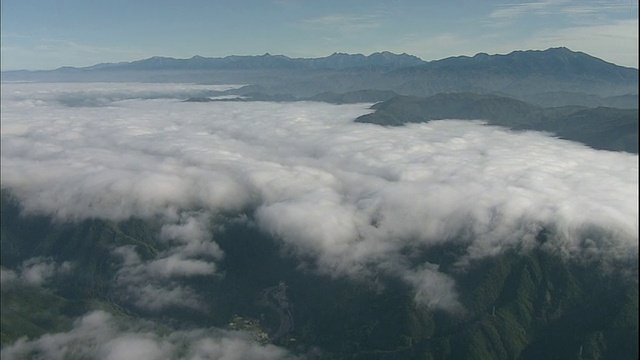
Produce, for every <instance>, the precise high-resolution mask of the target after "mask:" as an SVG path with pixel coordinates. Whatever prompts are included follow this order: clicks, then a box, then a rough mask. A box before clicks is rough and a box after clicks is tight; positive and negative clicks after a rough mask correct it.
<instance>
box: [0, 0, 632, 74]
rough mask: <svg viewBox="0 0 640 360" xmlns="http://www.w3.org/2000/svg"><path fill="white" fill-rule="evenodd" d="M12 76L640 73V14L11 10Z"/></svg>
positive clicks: (608, 7)
mask: <svg viewBox="0 0 640 360" xmlns="http://www.w3.org/2000/svg"><path fill="white" fill-rule="evenodd" d="M1 4H2V69H3V70H14V69H52V68H57V67H60V66H89V65H93V64H96V63H99V62H117V61H131V60H138V59H142V58H146V57H151V56H155V55H160V56H171V57H178V58H187V57H191V56H194V55H202V56H214V57H218V56H226V55H258V54H264V53H266V52H269V53H271V54H283V55H287V56H291V57H321V56H327V55H330V54H331V53H333V52H347V53H363V54H370V53H372V52H376V51H384V50H388V51H392V52H396V53H403V52H406V53H410V54H414V55H417V56H419V57H421V58H422V59H424V60H435V59H441V58H444V57H448V56H455V55H474V54H476V53H478V52H486V53H490V54H494V53H508V52H511V51H513V50H523V49H546V48H548V47H556V46H566V47H568V48H570V49H572V50H574V51H583V52H586V53H589V54H591V55H594V56H597V57H600V58H602V59H604V60H607V61H610V62H613V63H616V64H619V65H624V66H632V67H636V68H637V67H638V46H637V41H638V2H637V1H636V0H620V1H562V0H557V1H556V0H544V1H529V2H522V1H509V0H507V1H489V0H487V1H479V0H475V1H474V0H463V1H446V2H445V1H438V2H435V1H433V2H429V1H418V0H395V1H389V0H384V1H382V0H371V1H361V0H341V1H335V0H326V1H305V0H260V1H258V0H238V1H220V0H189V1H177V0H155V1H148V0H139V1H130V0H127V1H124V0H111V1H95V0H57V1H51V0H3V1H2V3H1Z"/></svg>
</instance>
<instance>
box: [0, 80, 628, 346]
mask: <svg viewBox="0 0 640 360" xmlns="http://www.w3.org/2000/svg"><path fill="white" fill-rule="evenodd" d="M228 88H229V87H216V86H199V85H176V84H3V85H2V149H1V150H2V157H1V163H2V168H1V170H2V187H3V188H6V189H10V191H11V192H12V194H13V195H14V196H16V198H17V199H18V200H19V201H20V203H21V206H22V207H23V210H24V213H25V214H45V215H50V216H52V217H53V218H55V219H56V220H58V221H78V220H83V219H88V218H100V219H109V220H125V219H128V218H131V217H139V218H155V219H161V220H162V221H163V222H164V224H165V225H164V226H163V227H162V230H161V232H160V233H159V234H158V239H159V241H162V242H165V243H166V244H167V245H168V246H167V250H165V251H164V252H162V253H160V254H157V256H156V258H154V259H152V260H143V259H141V258H140V257H139V256H138V255H137V254H136V252H135V250H134V249H133V248H131V247H119V248H116V249H114V253H113V256H114V257H118V258H120V259H121V260H122V267H121V269H120V271H119V272H118V276H117V279H116V282H117V284H118V286H121V287H122V288H123V289H125V291H127V292H128V293H129V294H130V295H131V297H132V299H133V301H134V303H135V304H136V306H138V307H140V308H143V309H146V310H149V311H157V310H159V309H162V308H164V307H166V306H171V305H181V306H186V307H190V308H194V309H201V308H203V307H205V306H206V305H205V304H204V303H203V301H202V299H200V298H199V297H198V294H197V293H195V291H194V290H193V289H191V288H189V287H187V286H183V285H181V284H180V279H183V278H186V277H192V276H223V274H221V271H220V264H221V263H222V260H223V259H224V255H225V254H224V252H223V251H222V250H221V249H220V247H219V246H218V245H217V244H216V243H215V237H214V236H213V235H212V234H213V227H215V226H216V225H218V224H216V220H215V219H216V215H217V214H221V213H222V214H227V215H229V214H249V215H250V219H251V221H252V222H255V224H257V225H258V226H259V228H260V229H261V230H262V231H264V232H266V233H269V234H272V235H273V236H274V237H276V238H277V239H279V240H281V241H282V243H283V244H284V246H285V247H286V248H287V249H288V250H290V252H291V254H293V255H294V256H297V257H299V258H300V259H301V260H300V261H304V262H305V264H306V265H309V266H310V267H311V268H313V269H314V270H316V271H318V272H320V273H323V274H329V275H332V276H340V277H342V276H346V277H352V278H364V279H367V278H374V277H375V276H377V274H379V273H383V274H385V276H391V277H395V278H398V279H401V280H402V281H404V282H405V283H406V284H408V285H410V286H411V287H412V288H413V289H414V290H415V299H416V301H417V302H419V303H421V304H425V305H429V306H431V307H434V308H439V309H443V310H447V311H457V310H461V309H462V305H461V304H460V303H459V302H458V298H457V293H456V283H455V281H454V280H453V278H451V277H450V276H448V275H447V274H445V273H443V272H441V271H439V268H438V265H439V264H432V263H420V264H416V263H415V261H413V259H414V258H413V255H412V254H419V253H420V252H421V251H424V250H425V249H428V248H429V247H432V246H434V245H442V244H450V243H456V244H460V245H462V246H464V247H465V248H466V253H465V255H464V256H462V257H461V258H459V259H458V262H457V266H458V267H459V268H460V269H461V270H462V271H463V269H464V266H465V264H466V263H468V262H469V261H473V260H475V259H480V258H485V257H487V256H493V255H496V254H500V253H501V252H503V251H504V250H506V249H524V250H526V249H530V248H533V247H536V246H542V247H544V248H547V249H549V250H550V251H557V252H560V253H562V254H563V255H565V256H567V257H573V258H593V257H598V258H606V259H612V260H617V259H627V258H633V257H637V253H638V156H637V155H632V154H628V153H616V152H608V151H597V150H593V149H591V148H588V147H586V146H583V145H581V144H578V143H573V142H569V141H564V140H559V139H556V138H554V137H552V136H549V135H548V134H543V133H537V132H512V131H509V130H506V129H503V128H499V127H494V126H488V125H485V124H483V123H482V121H480V120H479V121H460V120H443V121H432V122H429V123H428V124H411V125H407V126H403V127H393V128H386V127H381V126H377V125H372V124H361V123H354V122H353V120H354V119H355V118H356V117H358V116H360V115H362V114H365V113H368V112H370V111H371V110H369V106H370V105H371V104H355V105H353V104H352V105H332V104H327V103H319V102H290V103H287V102H281V103H275V102H223V101H220V102H207V103H193V102H183V101H182V100H184V99H186V98H188V97H192V96H208V95H209V94H213V93H215V91H219V90H224V89H228ZM541 232H545V233H547V234H549V235H548V237H549V238H548V239H547V241H545V242H544V243H542V244H541V242H540V241H539V239H537V238H538V236H539V234H540V233H541ZM302 259H304V260H302ZM307 262H308V264H307ZM36 263H37V264H40V265H38V266H40V268H44V267H47V266H48V267H50V268H51V271H54V270H55V271H62V270H60V269H62V266H63V265H58V264H54V263H52V262H50V261H48V260H46V259H38V262H36V261H35V260H34V261H33V263H29V264H25V265H24V268H23V270H22V271H23V272H22V273H16V272H8V270H7V271H5V270H3V274H2V275H3V283H4V282H5V278H6V279H8V280H7V281H9V280H11V281H18V279H21V278H29V276H30V275H29V271H31V273H35V271H36V270H34V269H36V267H35V265H34V264H36ZM72 266H73V264H64V269H67V268H68V267H70V268H71V269H72ZM64 271H72V270H64ZM31 279H32V280H31V281H33V282H34V283H41V282H43V281H45V280H44V279H46V277H44V276H42V275H40V276H39V277H35V275H33V276H31ZM96 323H101V324H108V325H105V326H101V327H100V328H99V329H98V327H96V326H95V324H96ZM114 326H115V325H113V324H112V319H111V318H110V315H108V314H106V313H102V312H94V313H90V314H87V315H86V316H85V317H84V318H82V319H79V320H78V323H77V324H76V327H75V328H74V329H73V330H72V331H71V332H69V333H65V334H56V335H51V337H49V338H46V339H45V337H43V338H40V339H37V340H34V341H30V342H24V341H22V342H17V343H16V344H14V345H13V346H12V347H10V348H8V349H7V350H6V351H7V354H9V353H11V351H16V352H20V351H26V350H24V349H25V347H29V349H31V351H35V350H33V349H36V348H37V349H40V350H38V351H45V350H43V347H45V346H47V344H49V343H50V342H56V341H60V342H68V343H72V342H74V341H84V340H83V339H81V337H83V336H84V337H87V336H94V335H95V336H94V337H93V338H92V339H94V340H92V341H98V342H99V343H100V344H106V345H101V347H95V348H94V351H98V352H100V353H99V354H98V355H99V356H103V355H104V356H106V355H105V354H110V356H111V355H112V356H117V355H114V354H117V352H116V351H117V349H118V346H120V345H122V344H123V343H124V342H127V341H134V340H135V341H141V342H148V343H149V344H153V347H147V348H146V349H148V351H152V350H153V351H155V350H157V351H158V354H162V353H163V351H164V350H163V349H165V348H167V349H169V348H171V347H172V346H176V345H175V343H177V342H180V341H183V342H184V341H190V343H191V344H201V345H202V346H205V345H207V344H205V343H204V342H206V341H214V340H211V339H212V338H207V337H206V336H205V335H203V334H201V333H197V334H196V333H186V332H185V333H179V334H174V335H171V337H162V336H160V335H157V334H155V335H154V334H152V333H147V332H143V333H140V332H138V333H137V334H138V335H136V336H134V337H125V336H123V335H121V334H120V333H119V332H118V331H116V330H115V327H114ZM85 328H87V329H89V328H90V329H89V330H86V329H85ZM92 329H93V330H92ZM128 331H133V330H128ZM136 331H139V329H136ZM92 334H93V335H92ZM140 334H143V335H140ZM227 335H228V334H227ZM227 335H224V336H222V335H216V336H217V337H214V338H213V339H222V340H219V341H218V340H215V341H218V342H216V343H215V344H214V345H211V344H209V345H211V346H210V347H209V349H215V350H216V351H218V350H220V348H221V347H224V346H239V347H241V348H242V349H244V351H245V352H244V354H245V355H246V356H245V357H243V358H247V357H251V356H254V357H260V354H262V353H260V351H265V352H268V354H270V355H269V356H272V355H273V356H272V357H274V358H278V357H282V356H284V353H283V352H280V351H281V350H280V349H277V348H275V347H261V346H258V345H257V344H251V343H249V342H247V341H248V340H246V339H244V338H241V337H238V336H239V335H237V336H236V335H233V336H227ZM47 336H49V335H47ZM175 337H182V338H180V339H177V338H175ZM174 338H175V339H174ZM206 339H209V340H206ZM205 340H206V341H205ZM227 340H228V342H227V343H224V341H227ZM107 346H108V347H109V348H106V347H107ZM193 346H196V345H193ZM198 346H200V345H198ZM254 347H255V348H254ZM21 349H22V350H21ZM149 349H150V350H149ZM154 349H155V350H154ZM201 349H202V348H201V347H193V348H189V351H192V352H193V354H196V352H198V351H201ZM202 351H204V350H202ZM211 351H213V350H211ZM220 351H222V350H220ZM4 354H5V351H3V355H4ZM100 354H102V355H100ZM147 355H148V356H147V358H154V355H153V354H147ZM191 357H195V358H197V356H196V355H193V356H191ZM142 358H145V357H142ZM214 358H215V357H214ZM262 358H268V356H262Z"/></svg>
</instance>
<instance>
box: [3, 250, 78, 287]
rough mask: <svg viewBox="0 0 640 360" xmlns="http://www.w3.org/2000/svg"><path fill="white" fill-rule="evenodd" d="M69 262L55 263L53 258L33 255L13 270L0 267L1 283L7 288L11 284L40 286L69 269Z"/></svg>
mask: <svg viewBox="0 0 640 360" xmlns="http://www.w3.org/2000/svg"><path fill="white" fill-rule="evenodd" d="M71 269H72V265H71V263H70V262H68V261H65V262H63V263H57V262H55V261H54V260H53V259H50V258H43V257H35V258H31V259H28V260H25V261H23V262H22V264H20V266H18V268H17V269H15V270H9V269H4V268H3V269H2V285H3V287H5V286H6V287H7V288H9V287H10V286H11V285H13V284H16V283H17V284H20V285H27V286H42V285H44V284H45V282H46V281H47V280H49V279H51V278H53V277H54V276H56V275H64V274H65V273H68V272H69V271H71Z"/></svg>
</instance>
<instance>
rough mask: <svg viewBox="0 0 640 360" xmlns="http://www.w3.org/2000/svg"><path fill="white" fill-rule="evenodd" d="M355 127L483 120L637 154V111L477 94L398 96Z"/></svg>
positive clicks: (598, 147) (595, 146) (374, 107)
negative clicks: (545, 104)
mask: <svg viewBox="0 0 640 360" xmlns="http://www.w3.org/2000/svg"><path fill="white" fill-rule="evenodd" d="M372 108H373V109H375V110H376V111H375V112H374V113H371V114H366V115H363V116H360V117H359V118H358V119H356V122H361V123H373V124H378V125H385V126H398V125H403V124H407V123H421V122H428V121H430V120H442V119H462V120H485V121H487V123H488V124H491V125H499V126H504V127H507V128H510V129H514V130H537V131H548V132H552V133H554V134H556V135H557V136H559V137H561V138H563V139H567V140H573V141H578V142H582V143H584V144H586V145H589V146H591V147H593V148H596V149H601V150H613V151H626V152H630V153H636V154H637V153H638V110H637V109H617V108H606V107H598V108H587V107H580V106H566V107H555V108H544V107H541V106H537V105H532V104H529V103H526V102H523V101H520V100H516V99H511V98H506V97H501V96H494V95H482V94H474V93H447V94H438V95H434V96H430V97H426V98H419V97H405V96H399V97H394V98H392V99H389V100H387V101H384V102H381V103H377V104H375V105H373V106H372Z"/></svg>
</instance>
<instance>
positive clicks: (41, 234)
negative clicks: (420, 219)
mask: <svg viewBox="0 0 640 360" xmlns="http://www.w3.org/2000/svg"><path fill="white" fill-rule="evenodd" d="M1 210H2V211H1V214H0V215H1V223H0V224H1V229H2V238H1V241H2V268H3V289H2V345H3V347H4V346H7V345H8V344H11V343H12V342H14V341H15V340H16V339H17V338H19V337H21V336H27V337H29V338H34V337H37V336H40V335H43V334H45V333H49V332H58V331H67V330H69V329H70V327H71V324H72V321H73V319H75V318H76V317H77V316H79V315H81V314H83V313H84V312H86V311H88V310H90V309H102V310H106V311H109V312H111V313H113V314H116V315H118V316H120V317H122V318H123V319H126V318H129V319H131V318H143V319H150V320H157V321H160V322H161V323H163V324H166V325H167V326H169V327H173V328H175V329H178V328H180V329H185V328H190V327H226V326H227V324H228V323H229V322H230V321H231V319H232V318H233V317H234V316H236V315H239V316H241V317H243V318H247V319H256V320H258V321H259V323H260V326H261V327H262V328H263V329H265V331H269V332H271V333H273V332H274V329H275V328H277V327H278V319H277V317H276V316H275V315H274V313H273V311H272V310H270V308H268V307H267V306H266V305H265V304H264V303H263V302H261V301H260V298H261V292H262V291H263V290H264V289H265V288H269V287H272V286H274V285H277V284H278V283H279V282H284V283H286V285H287V290H286V291H287V296H288V299H289V301H290V302H291V309H292V311H291V312H292V317H293V322H294V327H293V330H292V331H291V332H290V333H289V334H288V335H287V336H286V337H283V338H280V339H277V340H274V341H275V343H276V344H278V345H282V346H285V347H288V348H289V349H291V350H292V351H293V352H296V353H299V354H302V355H304V354H307V355H309V356H310V357H313V356H311V355H310V354H318V353H319V354H321V355H320V357H321V358H327V359H332V358H336V359H371V358H374V359H399V358H416V359H489V358H491V359H540V358H545V359H636V358H637V357H638V275H637V265H636V264H634V263H633V261H637V256H636V258H635V259H636V260H633V261H632V262H631V263H629V264H616V265H615V266H613V265H612V264H608V263H606V261H604V260H603V261H598V260H589V261H586V260H577V259H573V260H571V259H566V258H562V257H560V256H559V255H557V254H554V253H551V252H549V251H547V250H542V248H538V249H534V250H531V251H526V252H522V251H518V250H511V251H508V252H507V253H503V254H500V255H497V256H495V257H491V258H485V259H482V260H477V261H472V262H471V264H470V265H468V266H466V267H460V266H457V265H455V264H454V260H455V259H456V258H457V257H458V256H459V255H460V253H461V251H460V249H459V248H458V246H459V245H445V246H438V247H436V248H431V249H427V250H426V251H425V253H424V254H423V255H424V258H428V259H429V260H430V261H432V262H435V263H439V264H441V270H442V271H443V272H445V273H447V274H449V275H451V276H453V277H454V278H455V279H456V281H457V284H458V287H457V290H458V292H459V295H460V299H461V302H462V304H463V305H464V307H465V311H464V312H459V313H447V312H443V311H441V310H433V309H430V308H428V307H427V306H424V305H419V304H417V303H416V302H415V301H414V299H413V296H414V295H413V293H412V292H411V289H410V288H409V287H408V286H406V285H403V284H402V283H400V282H398V281H397V280H395V279H393V278H388V277H385V276H382V275H381V276H379V277H378V278H376V279H375V280H372V279H369V280H364V279H361V280H358V279H347V278H332V277H329V276H324V275H320V274H318V273H316V272H315V271H313V267H312V266H311V267H309V266H307V267H301V266H300V265H301V262H300V260H299V259H295V258H293V257H291V256H289V255H287V253H286V251H285V249H283V248H281V246H280V243H279V241H278V240H276V239H273V238H272V237H270V236H267V235H265V234H264V233H261V232H260V231H259V230H258V229H257V228H256V227H255V226H251V222H250V221H247V220H246V219H244V217H243V218H242V219H240V220H239V219H235V220H234V219H233V218H231V219H228V221H227V222H226V225H225V227H224V228H219V230H218V231H216V233H215V234H214V238H215V239H216V241H217V242H218V244H219V245H220V247H221V248H222V249H223V251H224V252H225V257H224V259H223V260H221V261H220V262H219V267H220V270H221V274H222V275H219V276H214V277H196V278H189V279H185V280H184V283H185V284H188V285H189V286H191V287H193V288H194V289H196V291H197V292H198V294H199V295H201V296H202V297H203V298H205V299H206V302H207V304H208V306H207V309H206V310H185V309H181V308H168V309H165V310H163V311H161V312H144V311H141V310H139V309H137V308H136V307H135V306H133V305H132V304H131V302H130V301H129V300H128V299H127V297H126V296H123V294H122V289H120V288H119V287H118V284H117V281H115V277H116V274H117V272H118V269H119V268H120V267H121V266H122V265H121V260H120V259H119V258H118V257H117V256H115V255H114V254H113V249H114V248H116V247H118V246H122V245H131V246H134V247H135V250H136V252H137V253H138V255H139V256H140V257H141V258H143V259H153V258H154V256H156V254H158V253H159V252H161V251H162V250H163V246H165V245H164V244H163V243H162V242H160V241H158V239H157V231H158V229H159V224H157V223H155V222H154V221H150V220H128V221H125V222H109V221H103V220H85V221H82V222H78V223H64V224H63V223H57V222H52V221H51V219H49V218H46V217H38V216H27V217H23V216H20V215H19V207H18V204H17V202H15V201H14V200H13V199H12V198H11V197H10V195H9V194H8V193H7V192H6V191H3V193H2V209H1ZM35 257H39V258H46V259H51V260H52V261H54V262H57V263H63V262H70V263H71V270H70V271H68V272H61V273H59V274H58V275H55V276H53V277H51V278H50V279H49V280H48V281H47V282H46V283H44V284H43V285H41V286H36V285H25V284H20V283H19V282H18V281H15V282H13V283H10V282H6V283H5V280H4V278H5V275H4V272H7V271H14V272H16V273H18V272H19V271H20V268H21V266H22V265H21V264H24V262H25V261H26V260H28V259H32V258H35ZM632 257H633V256H632ZM7 284H8V285H7ZM311 350H313V351H311ZM314 356H315V355H314Z"/></svg>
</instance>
